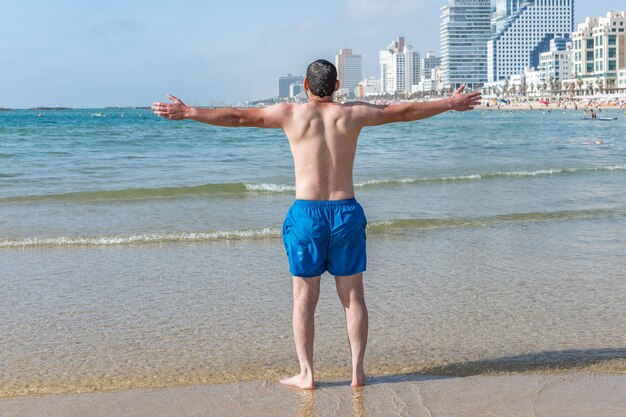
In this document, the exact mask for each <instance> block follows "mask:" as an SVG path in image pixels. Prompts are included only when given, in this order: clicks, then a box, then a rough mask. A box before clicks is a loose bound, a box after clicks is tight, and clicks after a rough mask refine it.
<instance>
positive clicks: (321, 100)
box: [309, 93, 333, 103]
mask: <svg viewBox="0 0 626 417" xmlns="http://www.w3.org/2000/svg"><path fill="white" fill-rule="evenodd" d="M309 101H315V102H317V103H332V102H333V96H328V97H318V96H316V95H313V94H311V93H309Z"/></svg>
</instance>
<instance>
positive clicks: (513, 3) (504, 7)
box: [491, 0, 524, 33]
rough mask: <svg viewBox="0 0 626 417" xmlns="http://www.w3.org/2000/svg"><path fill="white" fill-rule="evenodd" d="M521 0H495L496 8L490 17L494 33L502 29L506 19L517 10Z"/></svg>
mask: <svg viewBox="0 0 626 417" xmlns="http://www.w3.org/2000/svg"><path fill="white" fill-rule="evenodd" d="M523 2H524V1H523V0H522V1H520V0H496V9H495V11H494V13H493V16H492V18H491V25H492V30H493V31H494V33H495V32H500V31H501V30H502V28H503V27H504V25H505V23H506V20H507V19H508V18H509V17H511V16H513V14H514V13H515V12H517V9H518V8H519V5H520V3H523Z"/></svg>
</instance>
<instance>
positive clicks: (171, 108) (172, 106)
mask: <svg viewBox="0 0 626 417" xmlns="http://www.w3.org/2000/svg"><path fill="white" fill-rule="evenodd" d="M167 98H169V99H170V100H172V102H173V103H152V110H153V111H154V114H156V115H157V116H162V117H163V118H165V119H170V120H182V119H186V118H188V117H189V114H190V112H189V110H190V108H189V107H187V105H185V103H183V102H182V101H180V100H179V99H177V98H176V97H174V96H171V95H169V94H168V95H167Z"/></svg>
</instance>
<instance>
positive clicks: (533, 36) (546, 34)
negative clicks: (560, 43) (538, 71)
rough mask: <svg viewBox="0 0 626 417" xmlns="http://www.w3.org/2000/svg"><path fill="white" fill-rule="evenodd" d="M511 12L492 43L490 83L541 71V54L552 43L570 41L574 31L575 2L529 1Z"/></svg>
mask: <svg viewBox="0 0 626 417" xmlns="http://www.w3.org/2000/svg"><path fill="white" fill-rule="evenodd" d="M512 6H516V5H515V4H512ZM511 10H514V11H513V12H512V14H511V15H510V16H509V17H508V18H507V19H506V20H505V21H504V24H503V25H502V27H501V29H500V30H499V31H497V32H496V33H495V34H494V35H493V36H492V37H491V39H489V42H488V47H487V50H488V51H487V61H488V79H489V81H490V82H495V81H500V80H505V79H507V78H509V77H510V76H511V75H514V74H520V73H521V72H523V71H524V70H525V69H527V68H537V67H538V66H539V54H541V53H542V52H547V51H548V50H549V48H550V41H551V40H552V39H555V38H564V39H569V37H570V33H571V32H572V29H573V27H574V26H573V25H574V0H525V1H524V2H522V3H521V4H519V5H517V8H516V9H515V8H512V9H511ZM496 13H497V11H496Z"/></svg>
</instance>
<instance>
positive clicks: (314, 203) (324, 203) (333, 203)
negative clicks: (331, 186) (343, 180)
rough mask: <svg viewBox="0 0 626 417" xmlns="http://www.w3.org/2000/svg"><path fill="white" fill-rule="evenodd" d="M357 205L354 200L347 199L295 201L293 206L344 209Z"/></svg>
mask: <svg viewBox="0 0 626 417" xmlns="http://www.w3.org/2000/svg"><path fill="white" fill-rule="evenodd" d="M355 204H357V202H356V198H354V197H352V198H347V199H345V200H296V201H294V203H293V205H294V206H301V207H344V206H353V205H355Z"/></svg>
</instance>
